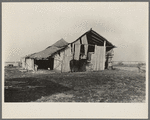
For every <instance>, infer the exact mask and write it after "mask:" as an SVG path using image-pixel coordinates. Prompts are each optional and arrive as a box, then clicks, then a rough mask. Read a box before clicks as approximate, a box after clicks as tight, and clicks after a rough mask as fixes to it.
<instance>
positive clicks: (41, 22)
mask: <svg viewBox="0 0 150 120" xmlns="http://www.w3.org/2000/svg"><path fill="white" fill-rule="evenodd" d="M90 28H92V29H93V30H94V31H96V32H97V33H99V34H100V35H101V36H103V37H104V38H106V39H107V40H108V41H110V42H111V43H112V44H114V45H115V46H116V47H117V48H115V49H114V58H113V61H146V59H147V54H148V52H147V51H148V45H147V44H148V2H39V3H38V2H29V3H28V2H18V3H17V2H14V3H11V2H9V3H2V54H3V57H4V60H5V61H19V60H20V59H21V57H23V56H25V55H28V54H32V53H35V52H39V51H42V50H44V49H45V48H47V47H48V46H50V45H52V44H53V43H55V42H56V41H58V40H60V39H61V38H63V39H64V40H65V41H67V42H73V41H75V40H76V39H77V38H78V37H80V36H81V35H82V34H84V33H85V32H86V31H88V30H90Z"/></svg>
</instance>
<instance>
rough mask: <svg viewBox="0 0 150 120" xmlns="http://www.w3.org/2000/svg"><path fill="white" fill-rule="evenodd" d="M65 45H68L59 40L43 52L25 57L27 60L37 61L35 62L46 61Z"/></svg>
mask: <svg viewBox="0 0 150 120" xmlns="http://www.w3.org/2000/svg"><path fill="white" fill-rule="evenodd" d="M67 45H68V43H67V42H66V41H65V40H64V39H60V40H59V41H57V42H56V43H54V44H53V45H52V46H49V47H47V48H46V49H45V50H43V51H40V52H38V53H35V54H31V55H29V56H27V58H33V59H37V60H40V59H47V58H48V57H50V56H51V55H52V54H53V53H55V52H56V51H58V50H61V49H63V48H65V47H66V46H67Z"/></svg>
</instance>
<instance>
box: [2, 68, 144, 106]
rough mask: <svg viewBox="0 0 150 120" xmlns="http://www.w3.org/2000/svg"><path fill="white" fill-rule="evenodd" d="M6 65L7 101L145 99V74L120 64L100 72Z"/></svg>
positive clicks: (5, 96)
mask: <svg viewBox="0 0 150 120" xmlns="http://www.w3.org/2000/svg"><path fill="white" fill-rule="evenodd" d="M19 70H20V68H5V91H4V92H5V93H4V94H5V95H4V98H5V102H108V103H130V102H132V103H133V102H145V94H146V91H145V90H146V88H145V87H146V85H145V84H146V79H145V73H139V72H138V69H137V68H133V67H132V68H131V67H126V68H124V67H116V68H115V69H114V70H104V71H97V72H76V73H56V72H55V71H47V70H40V71H38V72H20V71H19Z"/></svg>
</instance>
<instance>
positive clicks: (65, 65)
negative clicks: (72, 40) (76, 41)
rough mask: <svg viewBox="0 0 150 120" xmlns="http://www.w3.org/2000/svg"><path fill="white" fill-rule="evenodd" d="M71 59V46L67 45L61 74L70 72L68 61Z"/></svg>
mask: <svg viewBox="0 0 150 120" xmlns="http://www.w3.org/2000/svg"><path fill="white" fill-rule="evenodd" d="M72 59H73V55H72V53H71V46H70V45H68V48H67V49H65V50H64V59H63V65H62V72H69V71H70V61H71V60H72Z"/></svg>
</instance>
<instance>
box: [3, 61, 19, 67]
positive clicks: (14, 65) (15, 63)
mask: <svg viewBox="0 0 150 120" xmlns="http://www.w3.org/2000/svg"><path fill="white" fill-rule="evenodd" d="M5 66H10V67H17V66H20V62H5Z"/></svg>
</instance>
